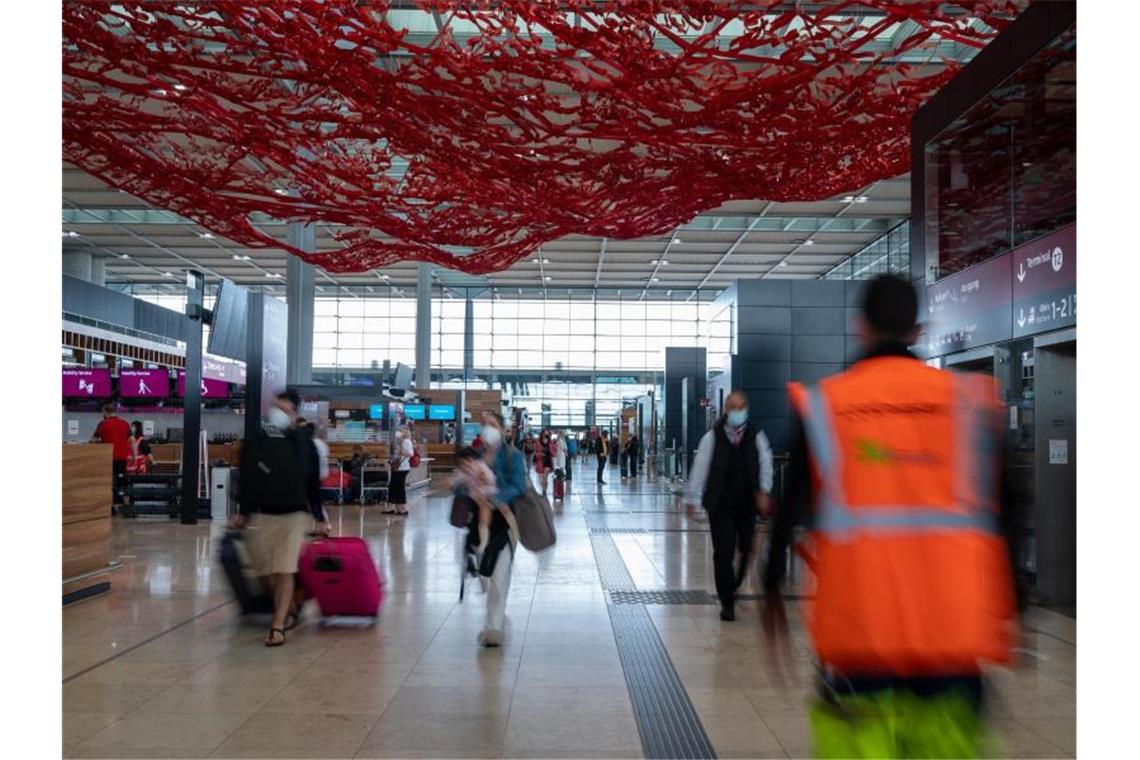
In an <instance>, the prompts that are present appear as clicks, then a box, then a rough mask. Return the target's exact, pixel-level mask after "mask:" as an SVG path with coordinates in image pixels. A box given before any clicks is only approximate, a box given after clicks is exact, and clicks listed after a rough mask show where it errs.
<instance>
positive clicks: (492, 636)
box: [477, 628, 503, 647]
mask: <svg viewBox="0 0 1140 760" xmlns="http://www.w3.org/2000/svg"><path fill="white" fill-rule="evenodd" d="M477 641H478V642H479V646H481V647H501V646H502V645H503V632H502V631H492V630H491V629H489V628H488V629H486V630H483V631H480V632H479V636H478V638H477Z"/></svg>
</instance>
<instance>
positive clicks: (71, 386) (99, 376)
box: [63, 369, 111, 398]
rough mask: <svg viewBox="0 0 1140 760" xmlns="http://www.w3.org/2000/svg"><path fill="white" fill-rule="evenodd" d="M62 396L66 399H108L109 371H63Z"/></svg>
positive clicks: (109, 386)
mask: <svg viewBox="0 0 1140 760" xmlns="http://www.w3.org/2000/svg"><path fill="white" fill-rule="evenodd" d="M63 395H64V396H65V397H66V398H109V397H110V396H111V370H109V369H65V370H64V371H63Z"/></svg>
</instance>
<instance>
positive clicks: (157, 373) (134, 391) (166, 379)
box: [119, 369, 170, 398]
mask: <svg viewBox="0 0 1140 760" xmlns="http://www.w3.org/2000/svg"><path fill="white" fill-rule="evenodd" d="M169 393H170V373H169V372H168V371H167V370H165V369H122V370H119V396H120V398H166V396H167V395H169Z"/></svg>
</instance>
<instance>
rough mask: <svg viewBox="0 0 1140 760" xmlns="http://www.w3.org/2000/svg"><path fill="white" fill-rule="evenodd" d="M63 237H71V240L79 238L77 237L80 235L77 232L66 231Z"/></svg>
mask: <svg viewBox="0 0 1140 760" xmlns="http://www.w3.org/2000/svg"><path fill="white" fill-rule="evenodd" d="M63 236H64V237H70V238H77V237H79V233H78V232H76V231H75V230H64V232H63Z"/></svg>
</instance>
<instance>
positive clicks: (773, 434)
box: [752, 415, 792, 453]
mask: <svg viewBox="0 0 1140 760" xmlns="http://www.w3.org/2000/svg"><path fill="white" fill-rule="evenodd" d="M752 424H754V425H756V426H757V427H759V428H760V429H761V430H763V431H764V435H766V436H768V443H770V444H771V445H772V451H773V452H776V453H786V452H787V451H788V450H789V449H791V448H792V440H791V439H792V418H791V417H790V416H784V417H756V416H755V415H754V416H753V417H752Z"/></svg>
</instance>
